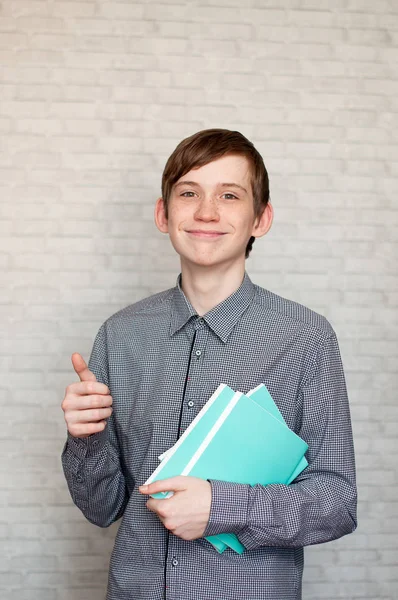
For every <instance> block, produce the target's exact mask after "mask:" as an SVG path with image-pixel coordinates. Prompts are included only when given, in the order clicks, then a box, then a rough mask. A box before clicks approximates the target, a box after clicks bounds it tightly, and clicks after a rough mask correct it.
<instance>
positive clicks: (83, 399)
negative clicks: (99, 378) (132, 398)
mask: <svg viewBox="0 0 398 600" xmlns="http://www.w3.org/2000/svg"><path fill="white" fill-rule="evenodd" d="M112 402H113V400H112V396H103V395H102V394H94V395H90V396H80V395H76V396H74V395H72V396H70V397H69V398H68V402H67V406H66V408H67V410H70V411H73V410H86V409H89V408H108V407H109V406H112Z"/></svg>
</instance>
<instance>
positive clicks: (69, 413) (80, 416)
mask: <svg viewBox="0 0 398 600" xmlns="http://www.w3.org/2000/svg"><path fill="white" fill-rule="evenodd" d="M72 364H73V368H74V369H75V371H76V373H77V375H79V378H80V382H78V383H72V384H71V385H68V387H67V388H66V391H65V397H64V399H63V401H62V405H61V406H62V410H63V411H64V413H65V415H64V416H65V421H66V425H67V427H68V431H69V433H70V434H71V435H73V437H80V438H86V437H88V436H89V435H92V434H93V433H98V432H99V431H102V430H103V429H105V426H106V420H105V419H107V418H108V417H109V416H110V415H111V413H112V407H111V405H112V396H111V395H110V391H109V388H108V386H106V385H105V384H103V383H99V382H98V381H97V380H96V377H95V375H94V373H92V372H91V371H90V370H89V368H88V367H87V365H86V363H85V361H84V358H83V357H82V356H81V355H80V354H78V353H75V354H72Z"/></svg>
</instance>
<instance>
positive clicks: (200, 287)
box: [181, 261, 245, 316]
mask: <svg viewBox="0 0 398 600" xmlns="http://www.w3.org/2000/svg"><path fill="white" fill-rule="evenodd" d="M181 275H182V282H181V287H182V290H183V292H184V294H185V295H186V297H187V298H188V300H189V301H190V303H191V304H192V306H193V307H194V309H195V310H196V312H197V313H198V315H200V316H203V315H205V314H206V313H207V312H209V310H211V309H212V308H214V307H215V306H217V304H220V302H222V301H223V300H225V299H226V298H228V296H231V294H233V293H234V292H236V290H237V289H238V288H239V286H240V285H241V283H242V281H243V278H244V275H245V263H244V262H242V264H241V265H239V266H237V265H236V264H234V265H232V266H229V267H228V266H223V267H222V268H220V267H219V266H218V267H217V268H211V267H210V268H209V267H206V266H204V267H198V266H197V265H195V266H194V268H192V266H191V265H187V264H184V263H183V261H181Z"/></svg>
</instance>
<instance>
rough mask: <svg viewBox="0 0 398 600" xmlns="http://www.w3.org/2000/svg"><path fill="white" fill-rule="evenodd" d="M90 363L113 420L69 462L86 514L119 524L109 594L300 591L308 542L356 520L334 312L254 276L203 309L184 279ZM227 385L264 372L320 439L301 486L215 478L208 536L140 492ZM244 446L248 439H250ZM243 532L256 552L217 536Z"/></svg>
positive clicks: (129, 320) (284, 595)
mask: <svg viewBox="0 0 398 600" xmlns="http://www.w3.org/2000/svg"><path fill="white" fill-rule="evenodd" d="M89 367H90V369H91V370H92V371H93V372H94V373H95V375H96V377H97V379H98V381H101V382H103V383H105V384H107V385H108V386H109V388H110V390H111V394H112V397H113V413H112V416H111V417H110V419H109V421H108V424H107V426H106V428H105V430H104V431H103V432H101V433H99V434H95V435H92V436H90V437H89V438H86V439H79V438H73V437H72V436H70V435H68V439H67V442H66V444H65V448H64V451H63V455H62V463H63V468H64V472H65V476H66V479H67V482H68V486H69V489H70V493H71V495H72V498H73V501H74V502H75V504H76V505H77V506H78V507H79V508H80V510H81V511H82V512H83V514H84V515H85V516H86V518H87V519H88V520H89V521H91V522H92V523H95V524H96V525H99V526H100V527H107V526H108V525H110V524H111V523H113V522H114V521H116V520H117V519H119V518H120V517H122V520H121V524H120V527H119V530H118V534H117V537H116V542H115V546H114V550H113V553H112V557H111V562H110V572H109V583H108V593H107V600H210V599H211V600H240V599H242V600H260V599H261V600H299V599H300V598H301V581H302V572H303V547H304V546H306V545H309V544H319V543H321V542H327V541H330V540H333V539H336V538H339V537H341V536H343V535H345V534H347V533H350V532H351V531H353V530H354V529H355V527H356V486H355V465H354V452H353V441H352V433H351V422H350V414H349V407H348V400H347V393H346V386H345V381H344V373H343V368H342V364H341V358H340V353H339V349H338V344H337V340H336V336H335V333H334V331H333V329H332V328H331V326H330V324H329V323H328V322H327V320H326V319H325V318H323V317H322V316H320V315H318V314H316V313H314V312H312V311H311V310H309V309H307V308H305V307H303V306H301V305H299V304H296V303H294V302H291V301H289V300H286V299H284V298H281V297H280V296H277V295H275V294H273V293H271V292H269V291H267V290H265V289H262V288H260V287H258V286H256V285H254V284H253V283H252V282H251V280H250V278H249V277H248V275H247V274H245V277H244V280H243V282H242V284H241V286H240V287H239V289H238V290H237V291H236V292H235V293H234V294H232V295H231V296H229V297H228V298H227V299H226V300H224V301H223V302H222V303H221V304H219V305H218V306H216V307H215V308H213V309H212V310H211V311H209V312H208V313H207V314H205V315H204V316H203V317H200V316H198V315H197V313H196V311H195V310H194V309H193V307H192V306H191V304H190V303H189V301H188V300H187V298H186V297H185V295H184V293H183V292H182V290H181V287H180V280H179V281H178V282H177V285H176V287H174V288H172V289H170V290H167V291H165V292H162V293H159V294H156V295H154V296H151V297H150V298H147V299H145V300H142V301H140V302H138V303H136V304H133V305H131V306H129V307H127V308H125V309H123V310H121V311H120V312H118V313H117V314H115V315H113V316H112V317H110V318H109V319H108V320H107V321H106V322H105V323H104V324H103V325H102V327H101V328H100V330H99V332H98V335H97V337H96V340H95V343H94V347H93V351H92V354H91V358H90V362H89ZM220 383H226V384H227V385H229V386H230V387H232V388H233V389H235V390H239V391H242V392H247V391H248V390H250V389H251V388H254V387H256V386H257V385H259V384H260V383H264V384H265V385H266V386H267V388H268V390H269V391H270V393H271V395H272V397H273V399H274V401H275V402H276V404H277V406H278V408H279V410H280V411H281V413H282V415H283V417H284V419H285V420H286V423H287V425H288V426H289V427H290V428H291V429H293V431H295V432H296V433H297V434H298V435H299V436H300V437H302V438H303V439H304V440H305V441H306V442H307V444H308V446H309V448H308V451H307V454H306V457H307V460H308V463H309V466H308V467H307V468H306V469H305V470H304V471H303V472H302V473H301V474H300V475H299V477H298V478H297V479H296V480H295V481H294V482H293V483H292V484H291V485H289V486H286V485H280V484H274V485H267V486H261V485H255V486H249V485H244V484H236V483H229V482H224V481H211V488H212V502H211V509H210V518H209V521H208V524H207V528H206V530H205V533H204V536H203V539H198V540H194V541H184V540H182V539H180V538H178V537H176V536H174V535H173V534H171V533H169V532H168V531H167V530H166V529H165V528H164V526H163V525H162V523H161V522H160V520H159V519H158V517H157V516H156V514H154V513H152V512H150V511H149V510H148V509H147V508H146V506H145V502H146V496H143V495H142V494H140V493H139V492H138V489H137V488H138V486H139V485H141V484H142V483H144V482H145V480H146V479H147V478H148V477H149V476H150V475H151V473H152V471H153V470H154V469H155V467H156V466H157V465H158V464H159V460H158V456H159V455H160V454H162V453H163V452H164V451H165V450H167V449H168V448H170V447H171V446H172V445H173V444H174V443H175V442H176V440H177V439H178V437H179V436H180V435H181V433H182V432H183V431H184V430H185V429H186V428H187V427H188V425H189V424H190V423H191V421H192V420H193V418H194V417H195V415H196V414H197V413H198V412H199V410H200V409H201V408H202V407H203V405H204V404H205V402H206V401H207V400H208V399H209V397H210V396H211V394H212V393H213V392H214V391H215V389H216V388H217V387H218V385H219V384H220ZM242 451H244V449H242ZM222 532H231V533H235V534H236V535H237V537H238V538H239V540H240V541H241V543H242V544H243V545H244V546H245V548H246V550H245V552H244V553H243V554H242V555H239V554H236V553H235V552H233V551H232V550H230V549H227V550H226V551H225V552H224V553H223V554H221V555H220V554H218V553H217V552H216V550H215V549H214V548H213V547H212V546H211V545H210V543H209V542H208V541H207V540H205V539H204V538H205V536H210V535H216V534H218V533H222Z"/></svg>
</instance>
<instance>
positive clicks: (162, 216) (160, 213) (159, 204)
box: [155, 198, 169, 233]
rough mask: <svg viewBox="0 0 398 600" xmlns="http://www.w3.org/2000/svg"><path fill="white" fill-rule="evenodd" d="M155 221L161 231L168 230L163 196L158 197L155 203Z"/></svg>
mask: <svg viewBox="0 0 398 600" xmlns="http://www.w3.org/2000/svg"><path fill="white" fill-rule="evenodd" d="M155 223H156V227H157V228H158V229H159V231H160V232H161V233H168V232H169V224H168V221H167V217H166V210H165V205H164V200H163V198H158V199H157V200H156V204H155Z"/></svg>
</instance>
